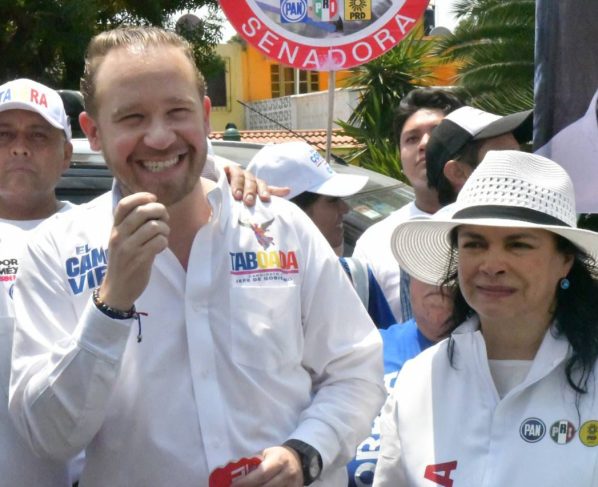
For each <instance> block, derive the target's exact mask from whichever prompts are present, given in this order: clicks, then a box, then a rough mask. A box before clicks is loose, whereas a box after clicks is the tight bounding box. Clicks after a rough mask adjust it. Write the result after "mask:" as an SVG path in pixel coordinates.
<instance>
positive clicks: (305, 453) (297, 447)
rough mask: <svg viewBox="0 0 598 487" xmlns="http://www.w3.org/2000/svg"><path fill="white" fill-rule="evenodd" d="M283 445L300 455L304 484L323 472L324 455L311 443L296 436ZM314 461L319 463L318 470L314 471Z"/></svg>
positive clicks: (307, 483) (308, 483)
mask: <svg viewBox="0 0 598 487" xmlns="http://www.w3.org/2000/svg"><path fill="white" fill-rule="evenodd" d="M282 445H283V446H286V447H288V448H291V449H292V450H294V451H295V452H297V455H299V460H300V461H301V470H302V472H303V485H310V484H311V483H312V482H313V481H314V480H316V479H317V478H318V477H319V476H320V474H321V473H322V467H323V464H322V455H320V452H319V451H318V450H316V449H315V448H314V447H313V446H311V445H310V444H309V443H305V442H304V441H301V440H297V439H295V438H291V439H290V440H287V441H285V442H284V443H283V444H282ZM314 461H315V462H316V464H317V472H314V471H312V468H311V466H312V465H313V463H314Z"/></svg>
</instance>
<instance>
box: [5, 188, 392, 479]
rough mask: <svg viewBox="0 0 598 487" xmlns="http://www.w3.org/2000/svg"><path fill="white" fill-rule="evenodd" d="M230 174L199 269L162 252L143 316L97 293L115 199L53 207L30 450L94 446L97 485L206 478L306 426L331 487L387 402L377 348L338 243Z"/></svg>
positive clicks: (41, 279)
mask: <svg viewBox="0 0 598 487" xmlns="http://www.w3.org/2000/svg"><path fill="white" fill-rule="evenodd" d="M229 193H230V190H229V188H228V185H227V183H226V181H225V179H224V177H221V178H220V180H219V183H218V187H217V188H215V189H214V190H212V191H211V192H210V193H209V195H208V197H209V201H210V204H211V206H212V219H211V220H210V222H209V223H207V224H206V225H204V226H203V227H202V228H201V229H200V230H199V232H198V233H197V235H196V236H195V239H194V242H193V245H192V249H191V254H190V259H189V265H188V268H187V271H186V272H185V271H184V269H183V268H182V266H181V265H180V263H179V261H178V260H177V259H176V257H175V256H174V254H173V253H172V252H171V251H170V250H168V249H167V250H165V251H163V252H162V253H160V254H159V255H158V256H157V257H156V259H155V261H154V266H153V269H152V274H151V279H150V282H149V284H148V286H147V288H146V289H145V291H144V292H143V294H142V295H141V296H140V298H139V299H138V300H137V301H136V303H135V304H136V308H137V310H138V311H139V312H142V313H147V315H142V316H141V331H142V335H143V340H142V341H141V342H140V343H137V324H136V322H135V320H113V319H110V318H109V317H108V316H106V315H104V314H103V313H102V312H100V311H99V310H98V309H97V308H96V307H95V306H94V305H93V304H92V302H91V299H90V294H91V291H92V290H93V288H95V287H97V286H98V285H99V284H100V281H101V279H102V277H103V274H104V272H105V268H106V261H107V259H108V255H107V249H108V238H109V234H110V229H111V226H112V212H113V207H114V204H115V200H113V197H112V195H111V194H108V195H106V196H104V197H100V198H98V199H97V200H95V201H94V202H92V203H90V204H88V205H85V206H84V207H80V208H79V209H77V210H75V211H73V212H70V214H68V215H61V216H57V217H55V218H54V219H52V221H51V222H49V224H45V225H46V226H45V229H44V231H43V232H40V235H39V238H37V239H36V240H35V241H33V242H31V243H30V245H29V246H28V248H27V250H26V258H25V261H24V266H23V273H22V274H21V275H20V276H19V284H18V285H17V289H16V292H15V304H16V312H17V319H18V324H17V328H16V340H15V347H14V357H15V359H14V361H13V369H12V377H11V404H10V407H11V413H12V414H13V416H14V417H15V419H16V421H17V424H18V426H19V427H20V429H21V430H22V431H23V432H24V434H25V435H26V436H27V438H28V440H29V442H30V443H31V445H32V447H33V448H34V449H35V450H36V451H37V452H39V453H41V454H46V455H53V456H56V457H59V458H67V457H68V456H70V455H72V454H74V453H76V452H77V451H78V450H79V449H81V448H82V447H84V446H85V445H88V447H87V450H86V456H87V464H86V467H85V470H84V472H83V476H82V481H81V484H82V485H83V486H86V487H88V486H97V487H100V486H102V487H104V486H106V485H110V486H121V485H127V486H143V487H151V486H156V487H158V486H159V487H163V486H164V485H206V484H207V478H208V476H209V473H210V472H211V471H213V470H214V469H215V468H216V467H219V466H222V465H225V464H227V463H228V462H230V461H232V460H235V459H238V458H240V457H244V456H251V455H254V454H256V453H259V452H261V451H262V449H264V448H266V447H269V446H274V445H280V444H281V443H283V442H284V441H285V440H286V439H288V438H291V437H293V438H298V439H301V440H303V441H305V442H307V443H309V444H311V445H313V446H314V447H315V448H316V449H318V451H319V452H320V453H321V454H322V458H323V462H324V472H323V475H322V478H321V480H320V484H321V485H326V486H334V485H339V486H340V485H344V484H346V471H345V463H346V462H347V461H348V460H349V459H350V458H351V456H352V453H353V452H354V450H355V447H356V445H357V444H358V443H359V441H361V440H362V439H363V438H364V437H365V436H367V433H368V430H369V427H370V424H371V421H372V419H373V418H374V416H375V415H376V412H377V410H378V409H379V407H380V406H381V403H382V402H383V400H384V396H385V392H384V387H383V383H382V360H381V343H380V338H379V334H378V333H377V330H376V329H375V327H374V326H373V324H372V323H371V321H370V319H369V317H368V315H367V312H366V310H365V309H364V308H363V307H362V306H361V303H360V301H359V298H358V297H357V295H356V294H355V292H354V290H353V289H352V288H351V285H350V284H349V282H348V280H347V278H346V276H345V275H344V273H343V270H342V269H341V267H340V265H339V264H338V262H337V257H336V256H335V255H334V253H333V252H332V250H331V249H330V247H329V245H328V244H327V243H326V241H325V240H324V238H323V237H322V236H321V235H320V234H319V232H317V230H316V228H315V226H313V224H312V223H311V221H310V220H309V219H308V218H307V217H306V216H305V215H304V214H303V212H301V211H300V210H299V209H297V208H296V207H295V206H294V205H291V204H290V203H288V202H286V201H284V200H280V199H276V198H275V199H274V201H272V203H270V204H262V203H259V202H258V203H257V205H256V207H255V208H253V209H247V208H245V207H244V206H243V205H242V204H241V203H238V202H234V201H233V200H232V197H231V196H230V194H229Z"/></svg>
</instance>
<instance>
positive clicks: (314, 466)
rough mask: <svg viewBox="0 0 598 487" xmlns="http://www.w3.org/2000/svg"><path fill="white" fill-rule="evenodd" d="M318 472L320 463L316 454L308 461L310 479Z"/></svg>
mask: <svg viewBox="0 0 598 487" xmlns="http://www.w3.org/2000/svg"><path fill="white" fill-rule="evenodd" d="M319 474H320V464H319V463H318V458H317V457H316V456H314V457H312V459H311V460H310V462H309V475H310V477H311V478H312V479H315V478H316V477H317V476H318V475H319Z"/></svg>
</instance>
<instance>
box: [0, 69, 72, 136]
mask: <svg viewBox="0 0 598 487" xmlns="http://www.w3.org/2000/svg"><path fill="white" fill-rule="evenodd" d="M6 110H29V111H30V112H36V113H39V114H40V115H41V116H42V117H43V118H44V119H45V120H46V121H47V122H48V123H49V124H50V125H52V126H53V127H56V128H57V129H60V130H63V131H64V133H65V135H66V138H67V140H69V141H70V140H71V124H70V122H69V118H68V116H67V115H66V112H65V110H64V104H63V103H62V98H60V95H59V94H58V92H57V91H55V90H53V89H52V88H48V87H47V86H45V85H42V84H41V83H37V82H35V81H32V80H30V79H25V78H22V79H16V80H13V81H9V82H8V83H4V84H3V85H1V86H0V112H4V111H6Z"/></svg>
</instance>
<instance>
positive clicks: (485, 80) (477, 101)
mask: <svg viewBox="0 0 598 487" xmlns="http://www.w3.org/2000/svg"><path fill="white" fill-rule="evenodd" d="M454 11H455V14H456V15H457V18H459V19H460V23H459V25H458V27H457V28H456V29H455V32H454V34H452V35H450V36H447V37H445V38H442V39H441V40H440V41H439V43H438V45H437V48H436V49H435V52H436V53H437V54H438V55H439V57H441V58H443V59H444V60H445V61H447V62H457V63H458V64H459V68H458V79H457V83H458V84H459V85H460V86H461V87H463V89H464V90H465V92H466V93H467V94H468V95H469V96H470V97H471V100H472V104H473V105H475V106H477V107H479V108H481V109H483V110H487V111H491V112H494V113H498V114H507V113H512V112H515V111H519V110H525V109H528V108H532V107H533V102H534V97H533V79H534V25H535V1H534V0H459V1H457V2H456V3H455V5H454Z"/></svg>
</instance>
